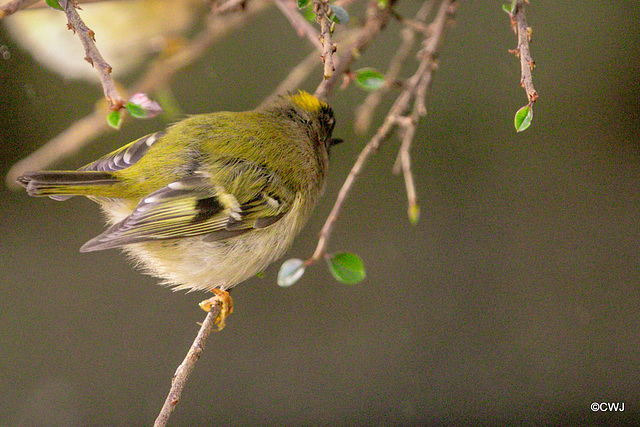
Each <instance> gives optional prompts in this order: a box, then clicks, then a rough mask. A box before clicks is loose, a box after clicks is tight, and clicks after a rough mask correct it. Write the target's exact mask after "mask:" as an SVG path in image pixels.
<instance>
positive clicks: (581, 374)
mask: <svg viewBox="0 0 640 427" xmlns="http://www.w3.org/2000/svg"><path fill="white" fill-rule="evenodd" d="M402 3H404V5H403V7H402V8H401V11H402V12H403V13H408V14H409V13H412V12H413V11H414V9H415V7H416V4H414V3H413V2H407V1H403V2H402ZM416 3H417V2H416ZM570 3H571V2H569V4H561V3H560V2H552V1H532V4H531V5H530V6H529V7H528V11H527V13H528V19H529V24H530V25H531V26H532V27H533V31H534V33H533V34H534V44H533V45H532V52H533V57H534V60H535V61H536V64H537V67H536V69H535V71H534V83H535V85H536V89H537V90H538V92H539V94H540V99H539V101H538V102H537V103H536V105H535V116H534V122H533V125H532V126H531V128H530V129H529V130H527V131H526V132H524V133H521V134H516V133H515V131H514V129H513V114H514V112H515V111H516V110H517V109H518V108H519V107H520V106H522V105H524V104H525V102H526V97H525V95H524V91H523V90H522V89H521V88H519V87H518V82H519V76H520V75H519V68H518V62H517V60H516V59H515V58H514V57H513V55H510V54H508V53H507V49H511V48H514V47H515V44H516V40H515V36H514V35H513V33H511V30H510V28H509V23H508V17H507V16H506V15H505V14H504V12H502V11H501V10H500V4H501V3H500V2H497V1H495V2H494V1H492V2H484V1H461V2H460V8H459V11H458V14H457V18H456V21H455V26H454V27H453V28H451V30H450V31H449V33H448V35H447V37H446V41H445V43H444V45H443V47H442V49H441V54H440V67H439V70H438V72H437V73H436V75H435V80H434V83H433V86H432V88H431V91H430V93H429V96H428V109H429V114H428V116H427V118H426V119H425V120H423V122H422V123H421V124H420V128H419V134H418V136H417V138H416V142H415V145H414V148H413V161H414V171H415V179H416V182H417V185H418V194H419V198H420V204H421V208H422V217H421V220H420V222H419V223H418V225H417V226H412V225H411V224H410V223H409V221H408V219H407V216H406V197H405V193H404V185H403V182H402V179H401V178H400V177H396V176H394V175H392V174H391V173H390V169H391V166H392V164H393V161H394V159H395V156H396V153H397V148H398V143H397V141H396V140H395V139H393V140H389V141H388V142H387V143H386V144H385V145H384V146H383V147H382V148H381V149H380V151H379V152H378V153H377V155H376V156H375V158H374V159H373V160H372V161H371V163H370V164H368V165H367V167H366V169H365V171H364V173H363V175H362V177H361V179H360V181H359V182H358V184H357V186H356V188H355V190H354V192H353V194H352V195H351V197H350V199H349V202H348V204H347V205H346V207H345V210H344V212H343V213H342V214H341V217H340V220H339V222H338V225H337V229H336V230H335V233H334V236H333V238H332V240H331V243H330V250H331V251H341V250H346V251H351V252H356V253H358V254H359V255H360V256H361V257H362V258H363V260H364V262H365V264H366V268H367V279H366V280H365V281H364V282H362V283H360V284H357V285H355V286H346V285H341V284H339V283H337V282H336V281H335V280H334V279H333V278H332V277H331V275H330V274H329V272H328V271H327V269H326V268H325V267H324V266H323V265H318V266H317V267H315V268H313V269H310V270H309V271H307V273H306V275H305V276H304V277H303V278H302V279H301V280H300V281H299V282H298V283H296V284H295V285H294V286H292V287H290V288H286V289H285V288H280V287H278V286H277V285H276V275H277V271H278V268H279V265H280V263H281V262H278V263H276V264H274V265H273V266H272V267H271V268H270V269H269V270H268V271H267V272H266V275H265V277H264V278H262V279H260V278H254V279H251V280H248V281H247V282H246V283H244V284H242V285H239V286H238V287H237V288H235V289H234V300H235V304H236V307H235V313H234V314H233V315H232V316H231V317H230V318H229V320H228V322H227V327H226V329H225V330H224V331H222V332H221V333H215V334H213V335H212V336H210V338H209V342H208V344H207V348H206V351H205V354H204V356H203V357H202V359H201V360H200V361H199V363H198V364H197V366H196V369H195V371H194V373H193V375H192V377H191V379H190V381H189V383H188V385H187V388H186V390H185V393H184V394H183V397H182V400H181V401H180V403H179V405H178V407H177V410H176V412H175V413H174V415H173V417H172V420H171V422H170V424H171V425H176V426H177V425H181V426H196V425H251V424H254V425H300V424H302V425H601V424H608V425H632V424H633V423H634V422H637V419H638V417H639V416H640V411H639V409H638V408H639V404H640V399H639V398H638V390H639V389H640V378H639V372H640V371H639V369H638V368H639V362H640V352H639V350H640V348H639V342H640V315H639V310H638V307H639V306H640V291H639V290H638V286H639V282H640V274H639V272H640V270H639V267H638V259H639V254H638V234H639V232H640V205H639V202H640V193H639V191H638V183H639V182H640V132H639V130H640V127H639V124H638V123H639V121H640V114H639V113H638V111H639V110H638V107H639V93H638V92H639V87H640V85H639V83H640V77H639V74H638V69H640V55H639V50H638V46H639V44H640V36H639V32H638V29H637V27H638V26H637V23H638V18H639V12H640V6H639V5H638V3H637V2H631V1H627V2H625V1H622V2H620V1H617V2H614V1H605V2H601V1H595V0H588V1H583V2H580V3H579V4H570ZM81 13H82V12H81ZM88 24H89V26H91V22H88ZM397 29H398V25H397V24H396V23H392V24H391V25H390V28H389V29H388V31H387V32H386V33H385V34H384V35H383V36H382V37H381V38H380V39H379V40H378V42H377V43H376V45H375V46H374V47H372V48H371V49H370V50H369V51H368V52H367V53H366V54H365V55H364V56H363V58H362V60H361V62H360V64H361V66H377V67H380V68H382V69H384V64H385V63H386V61H387V60H388V57H389V55H391V53H392V52H393V50H394V48H395V47H396V46H397V43H398V36H397ZM96 32H97V31H96ZM97 34H98V35H97V37H98V41H99V42H100V34H99V33H98V32H97ZM0 46H6V48H5V49H4V50H3V52H7V53H8V55H6V54H3V58H4V59H0V108H1V109H0V114H1V125H0V150H1V153H0V155H1V158H2V164H1V169H0V172H2V175H3V176H4V175H6V172H7V170H8V169H9V167H10V166H11V165H12V164H13V163H15V162H16V161H18V160H20V159H21V158H23V157H25V156H26V155H27V154H29V153H30V152H32V151H33V150H34V149H36V148H37V147H38V146H40V145H41V144H43V143H44V142H45V141H47V140H48V139H50V138H52V137H53V136H55V135H57V134H58V133H59V132H61V131H62V130H64V129H65V128H67V127H68V126H69V124H71V123H72V122H73V121H75V120H76V119H78V118H79V117H81V116H82V115H84V114H86V113H87V112H89V111H90V110H91V109H92V108H93V103H94V102H95V100H96V99H98V97H99V96H100V93H101V90H100V88H99V87H97V86H96V85H91V84H89V83H83V82H78V81H69V80H64V79H62V78H61V77H59V76H57V75H56V74H54V73H53V72H51V71H48V70H46V69H44V68H43V67H41V66H39V65H38V63H37V62H35V61H34V60H33V59H32V58H31V56H30V55H29V54H28V53H27V52H26V51H25V50H22V49H21V48H19V47H17V46H16V45H15V44H14V42H13V41H12V40H11V39H10V38H9V36H8V33H7V31H6V28H4V27H0ZM98 46H100V44H98ZM53 48H55V46H53ZM306 52H308V45H307V42H306V41H305V40H302V39H298V38H297V36H296V35H295V33H294V32H293V31H292V30H291V28H290V26H289V24H288V23H287V22H286V21H285V19H284V18H283V17H282V15H281V14H280V13H279V12H278V11H277V10H275V9H273V8H272V9H270V10H268V11H266V12H265V13H263V14H262V15H260V17H259V18H258V19H257V20H255V21H253V23H252V24H251V25H249V26H247V27H244V28H243V29H241V30H240V31H237V32H234V33H232V34H231V35H229V36H228V37H226V38H225V39H223V40H222V42H221V43H219V44H218V45H216V46H215V47H214V48H213V49H212V50H211V51H210V52H209V53H208V54H207V55H206V56H204V57H203V58H201V59H200V60H199V61H197V62H196V63H195V64H194V65H193V66H189V67H187V68H186V69H185V70H184V71H183V72H181V73H180V74H179V76H180V77H179V79H175V81H174V82H172V84H171V89H172V91H173V93H174V95H175V97H176V99H177V102H178V103H179V105H180V106H181V108H182V109H183V111H184V112H185V113H198V112H208V111H214V110H221V109H229V110H244V109H249V108H253V107H254V106H256V105H257V104H259V103H260V101H261V100H262V99H263V98H264V97H265V96H267V95H268V94H269V93H270V92H271V91H272V90H273V89H274V88H275V87H276V85H277V84H278V82H279V81H280V80H281V79H282V78H283V77H284V76H286V74H287V72H288V70H289V69H290V68H291V67H292V66H293V65H295V64H296V63H297V62H298V61H299V60H301V59H302V58H303V57H304V55H306ZM107 59H108V58H107ZM359 66H360V65H359ZM134 78H135V75H134V77H128V78H124V79H123V81H124V82H125V83H127V82H129V81H132V80H133V79H134ZM319 78H320V74H319V69H318V70H316V72H315V73H314V74H313V76H312V78H311V79H310V80H309V81H308V82H307V83H306V84H305V86H304V88H306V89H309V90H313V88H314V87H315V85H316V84H317V82H318V81H319ZM365 96H366V94H364V93H363V92H362V91H360V90H359V89H358V88H356V87H349V88H348V89H346V90H345V91H339V92H336V93H335V94H334V96H333V98H332V100H331V103H332V105H333V107H334V110H335V112H336V116H337V118H338V126H337V130H336V136H337V137H341V138H344V139H345V141H346V142H345V143H344V144H342V145H340V146H338V147H336V148H335V150H333V158H332V160H333V164H332V172H331V177H330V181H329V184H328V187H327V191H326V195H325V197H324V199H323V201H322V203H321V204H320V206H319V207H318V209H317V212H316V214H315V216H314V217H313V219H312V220H311V222H310V223H309V224H308V226H307V227H306V229H305V230H304V232H303V233H302V234H301V236H300V237H299V238H298V239H297V241H296V243H295V245H294V246H293V248H292V249H291V251H290V252H289V254H288V255H287V257H298V258H306V257H308V256H309V255H310V254H311V253H312V251H313V249H314V247H315V244H316V238H317V233H318V231H319V229H320V228H321V226H322V224H323V222H324V219H325V218H326V216H327V214H328V212H329V210H330V208H331V206H332V204H333V201H334V200H335V196H336V194H337V192H338V189H339V187H340V185H341V183H342V182H343V180H344V179H345V177H346V175H347V173H348V171H349V169H350V167H351V165H352V164H353V161H354V159H355V157H356V155H357V153H358V152H359V151H360V150H361V149H362V147H363V145H364V144H365V143H366V141H367V140H368V138H369V137H370V136H371V135H372V132H369V133H368V134H367V135H356V134H354V133H353V130H352V122H353V117H354V113H353V106H354V105H357V103H359V102H361V101H362V100H363V99H364V97H365ZM388 105H389V104H388V103H386V104H385V106H387V107H388ZM381 111H382V110H381ZM382 117H383V116H382V112H381V113H380V114H379V115H378V123H379V121H380V119H381V118H382ZM164 125H165V124H164V123H163V121H162V120H161V119H153V120H151V121H135V122H131V123H128V124H127V126H126V127H125V128H124V129H123V130H122V131H120V132H118V133H115V132H113V133H109V134H106V135H105V136H103V137H101V138H99V139H98V140H96V141H95V142H94V143H93V144H92V145H91V146H90V147H88V148H86V149H83V150H82V151H81V152H80V153H78V155H77V156H75V157H74V158H71V159H68V160H66V161H64V162H62V163H61V164H58V165H56V167H67V168H71V167H74V168H75V167H79V166H81V165H83V164H84V163H86V162H88V161H90V160H93V159H95V158H97V157H98V156H99V155H101V154H103V153H106V152H108V151H111V150H113V149H115V148H117V147H118V146H120V145H123V144H124V143H126V142H129V141H130V140H133V139H134V138H136V137H139V136H142V135H144V134H145V133H149V132H152V131H154V130H157V129H159V128H161V127H162V126H164ZM0 192H1V198H0V212H1V217H0V219H1V222H0V235H1V239H2V240H1V241H2V246H1V247H2V253H1V256H0V268H1V270H0V281H1V283H2V284H1V291H0V328H1V329H0V372H1V373H2V374H1V375H0V391H1V393H2V401H3V404H2V405H0V425H7V426H13V425H15V426H45V425H55V426H86V425H122V426H124V425H126V426H133V425H150V424H152V422H153V420H154V419H155V417H156V415H157V413H158V411H159V410H160V407H161V406H162V403H163V401H164V399H165V396H166V393H167V391H168V388H169V384H170V378H171V376H172V374H173V373H174V371H175V369H176V367H177V366H178V364H179V363H180V362H181V361H182V359H183V357H184V355H185V353H186V351H187V349H188V347H189V345H190V344H191V342H192V340H193V338H194V337H195V334H196V332H197V329H198V325H197V323H196V322H198V321H201V320H202V319H203V318H204V313H203V312H202V311H201V310H200V309H199V308H198V306H197V303H198V302H199V301H201V300H202V299H204V298H205V297H207V295H206V294H203V293H189V294H185V293H174V292H172V291H171V290H169V289H166V288H163V287H160V286H157V285H156V283H157V280H156V279H154V278H152V277H148V276H144V275H142V274H140V273H139V272H137V271H136V270H135V269H134V268H133V266H132V265H131V264H130V263H129V262H128V261H127V260H126V258H125V257H124V256H123V255H122V254H120V253H119V252H117V251H105V252H97V253H90V254H81V253H79V252H78V248H79V247H80V246H81V245H82V244H83V243H84V242H86V241H87V240H89V239H90V238H91V237H93V236H95V235H97V234H99V233H100V232H101V230H102V229H103V222H102V219H101V218H100V216H99V211H98V208H97V206H95V205H94V204H93V203H91V202H90V201H88V200H82V199H79V198H76V199H72V200H70V201H68V202H64V203H59V202H55V201H53V200H50V199H34V198H30V197H27V196H26V195H25V194H24V192H22V191H18V192H14V191H10V190H9V189H7V188H6V187H3V189H2V190H0ZM592 402H621V403H622V402H624V404H625V410H624V412H593V411H592V410H591V409H590V404H591V403H592Z"/></svg>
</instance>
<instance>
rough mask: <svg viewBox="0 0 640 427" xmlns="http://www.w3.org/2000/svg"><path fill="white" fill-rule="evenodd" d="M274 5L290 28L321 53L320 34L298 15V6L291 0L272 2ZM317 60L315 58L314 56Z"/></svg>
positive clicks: (275, 0)
mask: <svg viewBox="0 0 640 427" xmlns="http://www.w3.org/2000/svg"><path fill="white" fill-rule="evenodd" d="M274 3H275V5H276V7H277V8H278V9H280V11H281V12H282V14H283V15H284V16H285V17H286V18H287V19H288V20H289V22H290V23H291V26H292V27H293V28H294V29H295V30H296V32H297V33H298V35H299V36H300V37H306V38H307V39H308V40H309V41H310V42H311V44H312V45H314V46H315V47H316V48H318V50H320V51H322V49H323V45H322V43H320V33H318V30H316V29H315V28H313V25H311V23H309V21H307V20H306V19H304V17H303V16H302V15H301V14H300V13H298V6H297V5H296V3H295V2H294V1H293V0H274ZM316 58H317V56H316Z"/></svg>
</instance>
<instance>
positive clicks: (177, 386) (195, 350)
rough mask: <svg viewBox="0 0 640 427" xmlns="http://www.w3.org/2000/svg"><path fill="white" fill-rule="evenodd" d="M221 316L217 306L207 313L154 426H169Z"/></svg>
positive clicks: (178, 370)
mask: <svg viewBox="0 0 640 427" xmlns="http://www.w3.org/2000/svg"><path fill="white" fill-rule="evenodd" d="M219 314H220V306H219V305H218V304H216V305H214V306H213V307H212V308H211V311H209V313H207V317H205V318H204V322H202V326H200V330H199V331H198V335H197V336H196V338H195V340H194V341H193V344H191V347H190V348H189V351H188V352H187V355H186V356H185V358H184V360H183V361H182V363H181V364H180V366H178V369H177V370H176V373H175V374H174V375H173V379H172V380H171V389H170V390H169V394H168V395H167V398H166V400H165V401H164V405H162V409H161V410H160V414H158V418H156V421H155V423H154V424H153V426H154V427H164V426H166V425H167V422H168V421H169V417H170V416H171V413H172V412H173V410H174V409H175V407H176V405H177V404H178V402H179V401H180V397H181V395H182V390H183V389H184V386H185V384H186V383H187V379H188V378H189V375H190V374H191V371H193V368H194V367H195V365H196V362H197V361H198V359H200V356H201V355H202V352H203V351H204V345H205V343H206V340H207V337H208V336H209V334H210V333H211V331H212V330H213V328H214V327H215V325H216V318H217V317H218V315H219Z"/></svg>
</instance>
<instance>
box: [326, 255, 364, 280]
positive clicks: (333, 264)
mask: <svg viewBox="0 0 640 427" xmlns="http://www.w3.org/2000/svg"><path fill="white" fill-rule="evenodd" d="M327 263H328V264H329V270H330V271H331V274H332V275H333V277H335V278H336V280H338V281H339V282H342V283H345V284H347V285H354V284H356V283H358V282H360V281H361V280H363V279H364V278H365V277H366V273H365V271H364V263H363V262H362V260H361V259H360V257H359V256H358V255H355V254H352V253H349V252H339V253H337V254H333V255H331V256H329V257H327Z"/></svg>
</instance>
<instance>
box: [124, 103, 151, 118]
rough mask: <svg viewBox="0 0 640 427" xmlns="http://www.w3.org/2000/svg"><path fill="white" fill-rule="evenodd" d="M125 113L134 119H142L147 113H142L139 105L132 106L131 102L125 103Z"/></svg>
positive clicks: (142, 110)
mask: <svg viewBox="0 0 640 427" xmlns="http://www.w3.org/2000/svg"><path fill="white" fill-rule="evenodd" d="M127 111H128V112H129V114H131V116H132V117H135V118H136V119H144V118H146V117H147V112H146V111H144V108H142V106H141V105H138V104H134V103H133V102H127Z"/></svg>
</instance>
